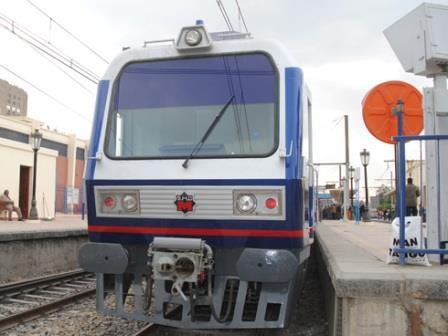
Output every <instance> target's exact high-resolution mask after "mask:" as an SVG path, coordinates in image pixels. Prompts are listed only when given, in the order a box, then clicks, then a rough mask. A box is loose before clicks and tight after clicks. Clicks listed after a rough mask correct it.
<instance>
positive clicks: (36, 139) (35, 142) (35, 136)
mask: <svg viewBox="0 0 448 336" xmlns="http://www.w3.org/2000/svg"><path fill="white" fill-rule="evenodd" d="M41 141H42V133H40V132H39V130H37V129H36V130H34V132H33V133H31V148H33V152H34V165H33V198H32V201H31V210H30V219H39V215H38V214H37V208H36V171H37V152H38V151H39V149H40V143H41Z"/></svg>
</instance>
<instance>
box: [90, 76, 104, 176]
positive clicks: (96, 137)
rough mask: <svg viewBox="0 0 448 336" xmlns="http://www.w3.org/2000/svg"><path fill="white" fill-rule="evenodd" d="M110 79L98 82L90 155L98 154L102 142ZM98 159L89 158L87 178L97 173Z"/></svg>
mask: <svg viewBox="0 0 448 336" xmlns="http://www.w3.org/2000/svg"><path fill="white" fill-rule="evenodd" d="M108 90H109V81H107V80H102V81H100V82H99V84H98V93H97V98H96V104H95V116H94V119H93V126H92V133H91V135H90V146H89V154H88V156H89V157H94V156H96V153H97V151H98V146H99V143H100V133H101V128H102V126H103V119H104V112H105V111H104V110H105V108H106V100H107V93H108ZM95 166H96V160H89V159H88V160H87V168H86V180H91V179H93V176H94V174H95Z"/></svg>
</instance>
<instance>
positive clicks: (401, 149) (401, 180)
mask: <svg viewBox="0 0 448 336" xmlns="http://www.w3.org/2000/svg"><path fill="white" fill-rule="evenodd" d="M396 112H397V118H398V136H394V137H392V140H394V141H396V142H398V183H397V201H398V204H399V207H398V213H399V218H400V247H399V248H394V249H393V251H394V252H395V253H398V254H399V256H400V265H404V264H405V256H406V254H407V253H424V254H438V255H445V254H448V250H447V249H416V248H405V223H404V222H405V218H404V217H405V208H406V196H405V190H406V189H405V188H406V153H405V144H406V141H413V140H419V141H432V140H435V141H440V140H448V135H408V136H404V135H403V112H402V111H400V110H399V109H397V111H396ZM421 239H423V237H422V238H421Z"/></svg>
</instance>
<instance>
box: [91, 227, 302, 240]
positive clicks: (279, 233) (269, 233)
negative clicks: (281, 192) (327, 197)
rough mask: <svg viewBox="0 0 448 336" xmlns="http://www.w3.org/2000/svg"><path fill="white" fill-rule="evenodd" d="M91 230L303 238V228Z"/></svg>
mask: <svg viewBox="0 0 448 336" xmlns="http://www.w3.org/2000/svg"><path fill="white" fill-rule="evenodd" d="M89 232H100V233H130V234H151V235H156V234H161V235H176V236H182V235H186V236H217V237H219V236H226V237H227V236H233V237H273V238H274V237H275V238H301V237H303V230H247V229H246V230H242V229H202V228H160V227H129V226H98V225H91V226H90V225H89Z"/></svg>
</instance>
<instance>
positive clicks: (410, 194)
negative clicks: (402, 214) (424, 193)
mask: <svg viewBox="0 0 448 336" xmlns="http://www.w3.org/2000/svg"><path fill="white" fill-rule="evenodd" d="M412 182H413V181H412V177H409V178H408V184H406V216H417V197H419V196H420V190H418V187H417V186H415V185H413V184H412Z"/></svg>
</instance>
